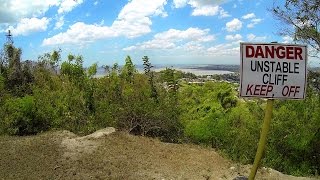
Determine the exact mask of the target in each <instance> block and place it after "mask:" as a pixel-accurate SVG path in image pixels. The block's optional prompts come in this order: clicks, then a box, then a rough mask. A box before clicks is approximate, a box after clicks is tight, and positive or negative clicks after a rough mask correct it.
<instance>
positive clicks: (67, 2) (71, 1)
mask: <svg viewBox="0 0 320 180" xmlns="http://www.w3.org/2000/svg"><path fill="white" fill-rule="evenodd" d="M82 3H83V0H62V2H61V4H60V7H59V9H58V13H59V14H62V13H67V12H70V11H71V10H72V9H73V8H74V7H76V6H78V5H80V4H82Z"/></svg>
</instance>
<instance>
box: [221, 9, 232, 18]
mask: <svg viewBox="0 0 320 180" xmlns="http://www.w3.org/2000/svg"><path fill="white" fill-rule="evenodd" d="M226 17H231V15H230V14H229V13H228V12H227V11H225V10H224V9H222V8H220V11H219V18H226Z"/></svg>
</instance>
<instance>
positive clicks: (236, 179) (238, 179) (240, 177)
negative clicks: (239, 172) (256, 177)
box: [233, 176, 248, 180]
mask: <svg viewBox="0 0 320 180" xmlns="http://www.w3.org/2000/svg"><path fill="white" fill-rule="evenodd" d="M233 180H248V178H247V177H245V176H238V177H236V178H234V179H233Z"/></svg>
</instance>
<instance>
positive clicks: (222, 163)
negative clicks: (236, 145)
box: [0, 129, 309, 180]
mask: <svg viewBox="0 0 320 180" xmlns="http://www.w3.org/2000/svg"><path fill="white" fill-rule="evenodd" d="M111 132H113V130H112V129H106V130H104V131H100V132H98V133H96V134H93V135H90V136H86V137H77V136H76V135H74V134H73V133H70V132H67V131H60V132H49V133H45V134H42V135H38V136H30V137H8V136H4V137H0V179H4V180H8V179H32V180H33V179H121V180H122V179H128V180H130V179H132V180H141V179H155V180H158V179H159V180H169V179H174V180H175V179H192V180H197V179H199V180H207V179H213V180H214V179H217V180H218V179H233V178H235V177H237V176H238V175H246V176H247V175H248V173H249V169H250V166H241V165H237V164H234V163H231V162H230V161H228V160H226V159H224V158H222V157H221V156H220V155H219V154H218V153H216V152H214V151H213V150H212V149H209V148H208V149H206V148H202V147H199V146H196V145H186V144H169V143H163V142H160V141H158V140H156V139H151V138H145V137H139V136H131V135H128V134H125V133H121V132H115V133H112V134H109V133H111ZM107 134H109V135H107ZM257 179H288V180H303V179H309V178H298V177H293V176H287V175H283V174H281V173H279V172H277V171H275V170H271V169H265V168H264V169H262V170H260V171H259V172H258V176H257Z"/></svg>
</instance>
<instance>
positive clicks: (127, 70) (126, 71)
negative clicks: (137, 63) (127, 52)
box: [121, 56, 137, 83]
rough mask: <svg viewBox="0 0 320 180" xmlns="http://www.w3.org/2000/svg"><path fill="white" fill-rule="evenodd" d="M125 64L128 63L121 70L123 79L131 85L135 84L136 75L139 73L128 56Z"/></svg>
mask: <svg viewBox="0 0 320 180" xmlns="http://www.w3.org/2000/svg"><path fill="white" fill-rule="evenodd" d="M125 62H126V63H125V65H124V66H123V68H122V70H121V77H122V78H124V79H125V80H126V81H127V82H129V83H131V82H133V78H134V74H135V73H136V72H137V70H136V68H135V67H134V65H133V63H132V60H131V57H130V56H127V58H126V60H125Z"/></svg>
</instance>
